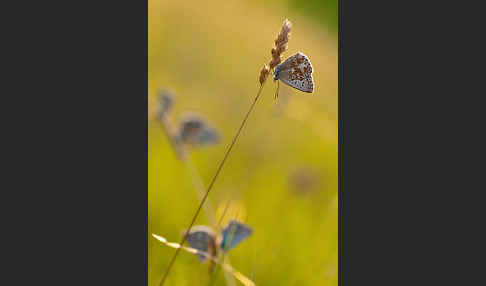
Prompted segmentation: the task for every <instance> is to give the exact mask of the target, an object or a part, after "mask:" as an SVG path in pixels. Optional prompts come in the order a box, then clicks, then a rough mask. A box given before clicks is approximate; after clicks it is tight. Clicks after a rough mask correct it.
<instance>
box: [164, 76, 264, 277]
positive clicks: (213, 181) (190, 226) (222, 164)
mask: <svg viewBox="0 0 486 286" xmlns="http://www.w3.org/2000/svg"><path fill="white" fill-rule="evenodd" d="M264 84H265V81H264V82H262V83H261V84H260V88H259V90H258V92H257V95H256V97H255V99H254V100H253V103H252V104H251V106H250V109H249V110H248V112H247V113H246V115H245V117H244V118H243V121H242V122H241V125H240V127H239V129H238V131H237V132H236V135H235V137H234V138H233V141H232V142H231V144H230V146H229V148H228V150H227V151H226V153H225V154H224V157H223V160H222V161H221V163H220V164H219V166H218V169H217V170H216V173H215V175H214V177H213V179H212V180H211V183H210V184H209V186H208V188H207V190H206V193H205V194H204V197H203V198H202V200H201V202H200V203H199V206H198V208H197V210H196V213H195V214H194V216H193V218H192V220H191V223H190V224H189V227H188V228H187V231H186V233H185V234H184V236H183V237H182V240H181V242H180V243H179V244H180V245H183V244H184V242H185V241H186V238H187V235H188V234H189V231H190V230H191V228H192V226H193V225H194V222H195V221H196V219H197V216H198V215H199V212H200V211H201V208H202V206H203V205H204V202H205V201H206V199H207V198H208V195H209V192H210V191H211V189H212V187H213V185H214V183H215V181H216V179H217V178H218V176H219V173H220V172H221V169H222V168H223V166H224V163H225V162H226V159H227V158H228V156H229V154H230V152H231V150H232V149H233V146H234V145H235V143H236V141H237V140H238V137H239V136H240V133H241V131H242V130H243V127H244V126H245V124H246V121H247V120H248V117H249V116H250V114H251V112H252V111H253V108H254V107H255V104H256V103H257V101H258V99H259V98H260V95H261V93H262V90H263V86H264ZM180 250H181V248H177V249H176V252H175V253H174V255H173V256H172V259H171V261H170V262H169V266H168V267H167V270H166V271H165V273H164V276H162V279H161V280H160V284H159V285H160V286H162V285H164V282H165V281H166V279H167V277H168V276H169V272H170V270H171V269H172V266H173V265H174V262H175V260H176V258H177V255H178V254H179V252H180Z"/></svg>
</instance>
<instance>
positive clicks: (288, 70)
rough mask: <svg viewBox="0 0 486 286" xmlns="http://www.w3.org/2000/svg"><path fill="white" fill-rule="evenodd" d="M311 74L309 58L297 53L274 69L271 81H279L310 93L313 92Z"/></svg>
mask: <svg viewBox="0 0 486 286" xmlns="http://www.w3.org/2000/svg"><path fill="white" fill-rule="evenodd" d="M312 72H313V69H312V64H311V62H310V60H309V58H308V57H307V56H306V55H304V54H303V53H301V52H298V53H296V54H295V55H293V56H291V57H289V58H288V59H286V60H285V61H284V62H283V63H281V64H279V65H278V66H276V67H275V70H274V71H273V80H274V81H276V80H280V81H281V82H283V83H285V84H287V85H289V86H291V87H293V88H295V89H298V90H300V91H303V92H309V93H312V92H313V91H314V79H313V78H312Z"/></svg>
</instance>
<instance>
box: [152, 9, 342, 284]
mask: <svg viewBox="0 0 486 286" xmlns="http://www.w3.org/2000/svg"><path fill="white" fill-rule="evenodd" d="M148 14H149V21H148V27H149V50H148V65H149V70H148V77H149V82H148V87H149V112H151V111H153V110H154V109H155V108H156V104H157V91H158V90H159V89H161V88H170V89H171V90H173V91H174V93H175V94H176V97H175V106H174V110H173V114H172V116H173V121H174V122H175V123H177V121H178V120H179V119H180V118H181V115H182V114H183V113H184V112H196V113H199V114H201V115H203V116H204V117H205V118H206V119H207V120H208V121H209V122H210V123H211V125H212V126H214V127H216V128H217V129H218V130H219V132H220V135H221V140H220V143H219V144H217V145H214V146H208V147H201V148H198V149H194V150H193V152H192V158H193V161H194V164H195V165H196V167H197V169H198V170H199V172H200V175H201V177H202V180H203V182H204V184H205V185H206V186H207V185H208V183H209V181H210V179H211V177H212V176H213V175H214V173H215V171H216V168H217V165H218V164H219V162H220V160H221V159H222V158H223V155H224V152H225V150H226V148H227V147H228V145H229V144H230V142H231V140H232V138H233V136H234V135H235V133H236V130H237V128H238V127H239V124H240V122H241V120H242V119H243V117H244V115H245V113H246V111H247V110H248V108H249V106H250V104H251V101H252V100H253V98H254V97H255V94H256V92H257V90H258V86H259V83H258V75H259V71H260V69H261V67H262V65H263V64H264V63H268V62H269V60H270V49H271V48H272V47H273V41H274V39H275V37H276V35H277V34H278V32H279V31H280V28H281V25H282V23H283V20H284V19H285V18H288V19H289V20H290V21H291V22H292V24H293V26H292V34H291V38H290V41H289V43H288V51H287V52H285V53H284V58H286V57H288V56H290V55H292V54H294V53H295V52H297V51H302V52H303V53H305V54H306V55H308V56H309V58H310V59H311V61H312V64H313V67H314V81H315V90H314V94H306V93H302V92H299V91H297V90H294V89H292V88H290V87H288V86H286V85H280V96H279V98H278V100H277V101H274V99H273V95H274V92H275V89H276V85H275V84H274V83H273V81H272V80H268V81H267V83H266V84H265V87H264V89H263V94H262V97H261V98H260V100H259V102H258V103H257V105H256V107H255V109H254V111H253V113H252V114H251V116H250V118H249V120H248V122H247V124H246V127H245V129H244V130H243V133H242V134H241V136H240V138H239V141H238V142H237V144H236V146H235V147H234V149H233V151H232V153H231V155H230V157H229V158H228V160H227V162H226V165H225V166H224V168H223V170H222V172H221V174H220V177H219V178H218V180H217V181H216V184H215V185H214V188H213V190H212V191H211V194H210V197H209V200H210V203H211V205H212V206H213V207H214V209H215V212H216V216H217V217H218V218H219V216H221V213H222V210H223V209H224V206H225V204H226V203H227V201H228V199H230V200H231V204H230V208H229V211H228V213H227V214H226V216H225V221H227V220H228V219H230V218H234V217H235V216H237V217H238V219H240V220H242V221H243V222H245V223H247V224H249V225H250V226H251V227H252V228H253V231H254V233H253V235H252V236H251V237H250V238H249V239H247V240H246V241H244V242H242V243H241V244H240V245H238V246H237V247H236V248H235V249H233V250H231V251H230V252H229V257H230V258H231V265H232V266H233V267H234V268H235V269H237V270H238V271H240V272H241V273H243V274H244V275H246V276H248V277H250V278H251V279H252V280H253V281H254V282H255V283H256V285H337V262H338V216H337V190H338V145H337V143H338V138H337V134H338V132H337V99H338V98H337V94H338V93H337V90H338V89H337V79H338V76H337V68H338V66H337V62H338V59H337V55H338V52H337V0H326V1H297V0H288V1H274V0H265V1H257V0H250V1H243V0H239V1H234V0H227V1H192V0H187V1H180V0H149V11H148ZM148 125H149V138H148V147H149V150H148V151H149V154H148V156H149V157H148V164H149V165H148V171H149V174H148V183H149V188H148V204H149V205H148V224H149V229H148V231H149V233H148V251H149V253H148V259H149V261H148V276H149V277H148V278H149V285H151V286H152V285H158V283H159V281H160V278H161V276H162V275H163V273H164V271H165V270H166V268H167V266H168V263H169V260H170V258H171V256H172V255H173V253H174V252H175V249H172V248H169V247H167V246H165V245H163V244H161V243H160V242H158V241H157V240H155V239H154V238H153V237H152V236H151V234H152V233H155V234H159V235H162V236H164V237H166V238H167V239H168V240H169V241H175V242H178V241H179V240H180V239H181V232H182V231H183V229H185V228H186V227H187V226H188V224H189V222H190V220H191V218H192V216H193V214H194V212H195V210H196V208H197V206H198V197H197V195H196V193H195V191H194V187H193V185H192V181H191V177H190V176H189V174H188V171H187V168H186V166H185V165H184V164H183V163H181V161H179V160H178V159H177V158H176V156H175V155H174V152H173V151H172V150H171V145H170V144H169V142H168V141H167V139H166V137H165V136H164V133H163V129H162V128H161V127H160V125H159V124H158V123H157V122H154V121H152V120H150V118H149V123H148ZM207 223H208V222H207V219H206V216H205V213H204V212H201V214H200V216H199V218H198V220H197V222H196V224H207ZM216 275H217V277H216V281H215V284H214V285H226V282H225V279H224V275H223V273H222V272H221V271H219V272H217V274H216ZM209 280H210V277H209V275H208V264H207V263H206V264H200V263H199V262H198V260H197V259H196V257H195V256H194V255H192V254H188V253H186V252H181V253H180V255H179V257H178V259H177V261H176V263H175V264H174V267H173V269H172V271H171V274H170V276H169V279H168V281H167V283H166V285H209ZM236 285H241V284H240V283H239V282H238V281H236Z"/></svg>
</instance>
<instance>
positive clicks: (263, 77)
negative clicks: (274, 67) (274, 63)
mask: <svg viewBox="0 0 486 286" xmlns="http://www.w3.org/2000/svg"><path fill="white" fill-rule="evenodd" d="M269 74H270V69H269V68H268V66H267V65H263V67H262V70H261V71H260V78H259V80H260V84H263V83H264V82H265V80H267V77H268V75H269Z"/></svg>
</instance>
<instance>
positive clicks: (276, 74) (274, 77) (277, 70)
mask: <svg viewBox="0 0 486 286" xmlns="http://www.w3.org/2000/svg"><path fill="white" fill-rule="evenodd" d="M279 67H280V65H278V66H276V67H275V69H274V70H273V81H277V80H278V73H279V72H280V68H279Z"/></svg>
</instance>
